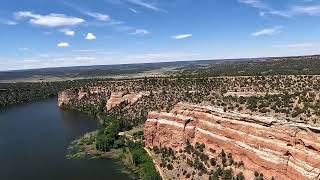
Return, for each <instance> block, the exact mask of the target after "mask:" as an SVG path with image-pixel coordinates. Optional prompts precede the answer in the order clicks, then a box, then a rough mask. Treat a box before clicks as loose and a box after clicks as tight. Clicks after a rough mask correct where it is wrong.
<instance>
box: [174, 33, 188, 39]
mask: <svg viewBox="0 0 320 180" xmlns="http://www.w3.org/2000/svg"><path fill="white" fill-rule="evenodd" d="M171 37H172V38H173V39H185V38H191V37H192V34H179V35H175V36H171Z"/></svg>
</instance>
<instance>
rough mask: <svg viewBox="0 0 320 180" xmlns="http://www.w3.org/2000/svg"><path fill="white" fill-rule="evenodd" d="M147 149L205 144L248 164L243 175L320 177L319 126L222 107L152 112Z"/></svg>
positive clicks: (146, 129) (180, 105)
mask: <svg viewBox="0 0 320 180" xmlns="http://www.w3.org/2000/svg"><path fill="white" fill-rule="evenodd" d="M144 134H145V145H146V147H154V146H157V147H170V148H172V149H174V150H176V151H178V150H180V149H183V148H184V147H185V146H186V145H187V143H190V144H195V143H196V142H198V143H204V144H205V145H206V150H207V151H209V149H210V148H212V149H217V150H219V149H220V150H221V149H223V150H224V151H225V152H228V153H231V154H232V155H233V157H234V159H235V160H237V161H243V162H244V167H245V170H244V176H245V177H246V179H252V178H254V172H255V171H258V172H262V173H263V174H264V177H265V178H266V179H271V178H272V177H273V178H275V179H297V180H298V179H319V176H320V128H319V127H312V126H308V125H304V124H299V123H289V122H284V121H280V120H277V119H275V118H273V117H263V116H251V115H248V114H241V113H237V112H224V110H223V109H221V108H215V107H212V106H203V105H197V104H190V103H178V104H177V105H176V106H175V107H174V108H173V109H172V110H171V111H170V112H169V113H167V112H150V113H149V115H148V119H147V121H146V123H145V126H144Z"/></svg>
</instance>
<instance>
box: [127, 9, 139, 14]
mask: <svg viewBox="0 0 320 180" xmlns="http://www.w3.org/2000/svg"><path fill="white" fill-rule="evenodd" d="M129 11H131V12H133V13H135V14H138V13H139V11H137V10H136V9H133V8H129Z"/></svg>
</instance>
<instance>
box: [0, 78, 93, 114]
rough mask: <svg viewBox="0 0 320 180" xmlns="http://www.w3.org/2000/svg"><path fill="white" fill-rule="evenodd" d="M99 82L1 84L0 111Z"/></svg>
mask: <svg viewBox="0 0 320 180" xmlns="http://www.w3.org/2000/svg"><path fill="white" fill-rule="evenodd" d="M95 81H97V80H78V81H63V82H39V83H7V84H5V83H0V109H1V108H4V107H6V106H8V105H11V104H18V103H23V102H30V101H35V100H39V99H45V98H49V97H55V96H57V95H58V92H59V91H62V90H65V89H69V88H72V87H82V86H84V85H85V84H88V83H90V82H95Z"/></svg>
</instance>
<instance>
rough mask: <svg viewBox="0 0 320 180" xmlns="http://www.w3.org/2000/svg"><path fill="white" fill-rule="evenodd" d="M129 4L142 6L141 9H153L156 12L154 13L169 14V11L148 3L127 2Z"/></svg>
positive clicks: (138, 0) (140, 1)
mask: <svg viewBox="0 0 320 180" xmlns="http://www.w3.org/2000/svg"><path fill="white" fill-rule="evenodd" d="M126 1H127V2H129V3H131V4H134V5H138V6H141V7H144V8H147V9H151V10H154V11H159V12H164V13H168V11H166V10H164V9H161V8H159V7H157V6H155V5H153V4H150V3H146V2H144V1H142V0H126Z"/></svg>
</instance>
